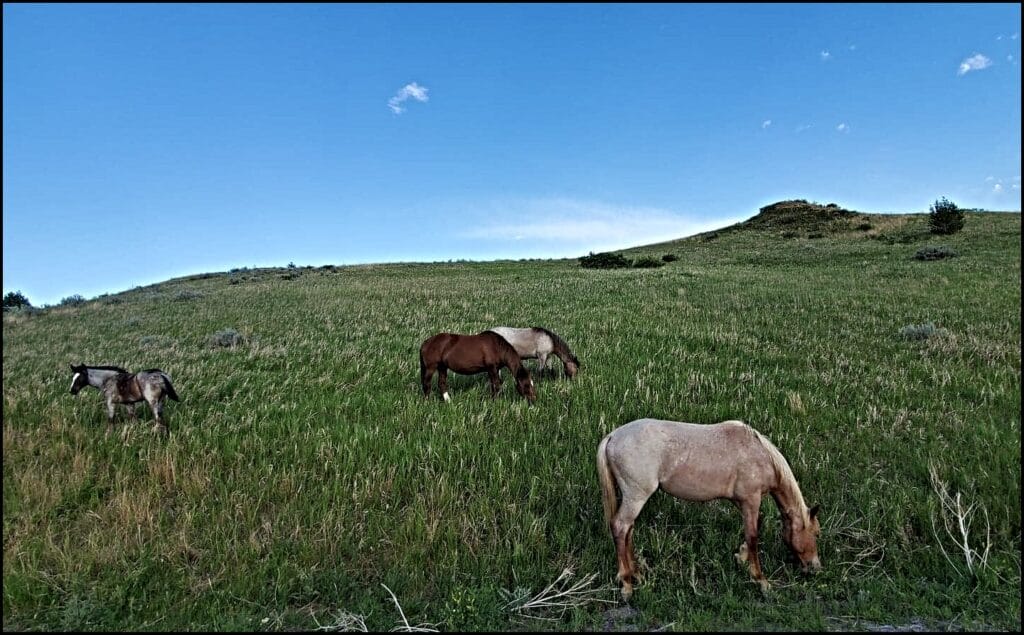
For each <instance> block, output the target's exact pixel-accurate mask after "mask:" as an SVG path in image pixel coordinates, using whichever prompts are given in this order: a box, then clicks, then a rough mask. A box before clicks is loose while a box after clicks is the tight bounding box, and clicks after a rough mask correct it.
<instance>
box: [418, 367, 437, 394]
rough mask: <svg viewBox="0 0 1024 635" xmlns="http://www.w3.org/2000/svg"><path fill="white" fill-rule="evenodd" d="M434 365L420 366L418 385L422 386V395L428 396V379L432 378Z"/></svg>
mask: <svg viewBox="0 0 1024 635" xmlns="http://www.w3.org/2000/svg"><path fill="white" fill-rule="evenodd" d="M435 368H437V367H436V366H434V365H429V366H428V365H421V366H420V385H421V386H423V397H424V398H427V397H430V380H431V379H433V378H434V369H435Z"/></svg>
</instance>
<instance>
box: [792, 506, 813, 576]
mask: <svg viewBox="0 0 1024 635" xmlns="http://www.w3.org/2000/svg"><path fill="white" fill-rule="evenodd" d="M820 533H821V525H820V524H819V523H818V506H817V505H815V506H814V507H812V508H811V509H810V510H809V511H808V512H807V518H806V519H793V520H790V519H787V518H785V516H784V517H783V523H782V539H783V541H785V543H786V546H787V547H789V550H790V552H792V554H793V556H795V557H796V559H797V560H799V561H800V568H801V569H803V570H804V571H805V572H811V573H816V572H817V571H819V570H820V569H821V560H820V559H819V558H818V534H820Z"/></svg>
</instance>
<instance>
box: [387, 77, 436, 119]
mask: <svg viewBox="0 0 1024 635" xmlns="http://www.w3.org/2000/svg"><path fill="white" fill-rule="evenodd" d="M428 90H429V89H428V88H427V87H426V86H420V85H419V84H417V83H416V82H413V83H411V84H406V85H405V86H403V87H402V89H401V90H399V91H398V92H397V93H395V96H394V97H392V98H391V99H389V100H388V108H390V109H391V112H393V113H395V114H396V115H400V114H402V113H403V112H405V107H404V106H402V105H401V104H402V102H404V101H405V100H407V99H409V98H410V97H411V98H413V99H415V100H416V101H427V100H429V99H430V97H428V96H427V91H428Z"/></svg>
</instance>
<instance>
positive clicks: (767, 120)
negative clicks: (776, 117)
mask: <svg viewBox="0 0 1024 635" xmlns="http://www.w3.org/2000/svg"><path fill="white" fill-rule="evenodd" d="M770 125H772V120H771V119H765V120H764V121H762V122H761V130H764V129H765V128H767V127H768V126H770Z"/></svg>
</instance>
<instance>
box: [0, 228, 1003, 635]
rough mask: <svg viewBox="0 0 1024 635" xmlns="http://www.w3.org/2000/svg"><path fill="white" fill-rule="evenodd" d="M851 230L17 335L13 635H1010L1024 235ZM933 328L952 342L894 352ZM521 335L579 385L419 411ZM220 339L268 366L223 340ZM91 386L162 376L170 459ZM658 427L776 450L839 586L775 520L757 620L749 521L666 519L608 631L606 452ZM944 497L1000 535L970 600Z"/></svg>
mask: <svg viewBox="0 0 1024 635" xmlns="http://www.w3.org/2000/svg"><path fill="white" fill-rule="evenodd" d="M883 221H884V222H883ZM883 221H875V220H873V225H874V226H876V227H879V228H881V229H882V230H884V231H886V232H889V233H890V234H892V233H893V232H896V231H905V232H907V235H913V232H914V231H917V229H916V228H917V226H918V225H920V226H921V227H924V222H925V221H924V219H923V217H916V218H915V217H911V218H904V219H902V221H901V222H902V223H903V225H900V224H899V223H898V222H897V220H896V219H889V218H884V219H883ZM897 225H899V226H897ZM851 234H855V236H853V237H851V236H846V235H838V236H829V237H826V238H823V239H818V240H815V241H804V240H797V241H794V240H785V239H783V238H781V237H780V236H778V235H777V234H772V233H770V232H767V231H765V232H761V231H753V230H745V231H721V232H719V233H718V238H717V239H716V240H715V241H712V242H708V241H707V240H702V239H693V240H686V241H678V242H675V243H671V251H672V252H673V253H675V254H677V255H678V257H679V258H678V260H677V261H675V262H671V263H669V264H668V265H667V266H665V267H662V268H659V269H649V270H642V269H622V270H591V269H584V268H580V267H579V266H578V263H577V262H576V261H575V260H566V261H531V262H495V263H457V264H429V265H427V264H424V265H375V266H357V267H338V268H336V269H334V270H323V269H321V270H316V271H307V272H304V274H303V275H301V276H298V277H296V278H294V279H292V280H288V281H283V280H281V278H280V275H281V273H282V270H250V271H247V272H246V275H247V279H246V281H245V283H244V284H230V282H229V277H228V276H227V275H221V276H209V277H205V278H202V277H200V278H198V279H195V278H193V279H188V280H175V281H169V282H167V283H164V284H162V285H158V286H157V287H156V288H147V289H146V290H141V289H139V290H134V291H129V292H126V293H124V294H121V295H120V296H118V297H121V298H123V300H124V301H123V302H119V303H116V304H110V303H105V302H95V301H94V302H86V303H84V304H81V305H77V306H69V307H57V308H53V309H50V310H48V311H46V312H44V313H43V314H40V315H35V316H32V317H25V316H16V315H6V314H5V316H4V327H3V328H4V338H3V351H4V353H3V355H4V358H3V362H4V373H3V395H4V409H3V412H4V429H3V435H4V436H3V458H4V460H3V465H4V468H3V469H4V512H3V514H4V564H3V567H4V595H3V612H4V627H5V628H12V629H29V628H31V629H35V628H40V629H42V628H47V629H99V628H114V629H124V628H133V629H159V630H164V629H167V630H171V629H223V630H229V629H231V630H234V629H261V628H275V629H284V628H304V629H314V628H321V629H324V628H325V625H326V627H330V625H332V624H334V625H349V626H352V625H355V626H354V627H359V625H362V626H363V627H368V628H370V629H371V630H387V629H391V628H394V627H396V625H397V626H402V625H405V626H407V627H412V626H414V625H418V626H420V627H424V628H426V627H430V628H440V629H442V630H453V629H460V630H463V629H472V628H477V629H484V630H496V629H497V630H500V629H514V628H521V627H522V626H523V625H524V624H525V625H527V626H529V627H532V628H536V627H540V628H551V629H573V630H578V629H591V628H602V627H605V626H608V625H609V620H612V619H614V620H620V619H628V620H631V621H630V624H632V625H635V626H639V627H644V628H657V627H661V626H665V625H672V627H673V628H678V629H689V630H693V629H713V628H718V629H723V628H754V627H757V628H769V627H777V628H786V629H804V628H807V629H810V628H818V627H824V625H825V624H826V623H827V621H828V620H830V619H833V618H838V617H841V618H843V619H863V620H872V621H875V622H878V621H882V620H888V622H887V623H894V622H906V621H909V620H911V619H917V618H923V619H925V620H929V623H932V624H950V623H955V624H960V625H970V624H982V625H985V626H990V627H996V628H1017V629H1019V627H1020V600H1019V598H1020V544H1021V543H1020V474H1021V471H1020V405H1019V404H1020V385H1021V384H1020V360H1021V358H1020V216H1019V214H1012V215H1009V214H1007V215H1000V214H969V215H968V222H967V224H966V226H965V228H964V230H963V231H962V232H960V233H958V234H956V235H954V236H951V237H950V238H949V241H950V245H951V246H953V247H955V248H956V250H957V252H958V253H959V254H960V257H958V258H955V259H951V260H943V261H938V262H931V263H921V262H918V261H915V260H913V259H912V258H911V257H910V256H911V255H912V254H913V251H914V246H913V245H907V244H903V243H894V242H887V241H880V240H871V239H870V237H865V236H864V234H863V232H860V231H853V230H851ZM665 252H666V245H664V244H662V245H655V246H650V247H646V248H641V249H638V250H633V251H632V252H630V253H628V254H627V255H629V256H630V257H637V256H642V255H645V254H647V255H651V256H656V257H660V255H661V254H663V253H665ZM184 290H188V291H189V292H190V293H194V294H195V295H194V296H193V297H192V298H191V299H190V300H189V301H188V302H178V301H175V298H176V297H177V296H176V295H175V294H176V293H179V292H181V291H184ZM924 322H932V323H935V324H940V325H942V327H943V328H944V329H945V330H946V331H947V333H946V336H944V337H942V338H930V339H927V340H907V339H905V338H901V337H897V336H896V333H898V331H899V329H900V327H902V326H904V325H907V324H917V323H924ZM501 324H506V325H513V326H515V325H520V326H529V325H542V326H545V327H547V328H550V329H551V330H553V331H555V332H556V333H558V334H559V335H561V336H562V337H563V338H564V339H565V340H566V341H567V342H568V343H569V344H570V345H571V346H572V348H573V350H574V352H575V353H576V354H577V355H578V357H579V358H580V360H581V362H582V368H581V371H580V374H579V375H578V376H577V377H576V379H575V380H572V381H568V380H564V379H547V378H545V379H543V380H539V379H538V380H537V390H538V401H537V404H536V405H535V406H534V407H532V408H531V407H528V406H527V404H526V403H525V401H523V400H522V399H521V398H518V396H517V395H516V394H515V390H514V385H513V382H512V381H511V379H510V378H509V377H508V376H507V375H505V374H503V379H504V384H503V389H502V392H501V394H500V395H499V397H498V398H497V399H496V400H491V399H490V398H489V397H488V394H489V393H488V388H487V381H486V377H485V376H482V375H481V376H475V377H463V376H458V375H454V376H451V377H450V387H449V392H450V394H451V396H452V399H453V400H452V402H451V403H449V404H445V403H443V402H442V401H441V400H440V399H439V398H438V396H437V394H436V389H435V391H434V392H433V393H432V395H431V398H430V399H429V400H425V399H423V397H422V395H421V393H420V389H419V378H418V358H417V351H418V347H419V345H420V343H421V342H422V341H423V340H424V339H426V338H427V337H429V336H430V335H432V334H434V333H437V332H440V331H452V332H463V333H473V332H478V331H480V330H483V329H485V328H488V327H491V326H495V325H501ZM224 325H232V326H233V327H234V328H236V329H237V330H238V332H241V333H244V334H245V336H246V339H247V340H248V343H247V344H246V345H245V346H238V347H212V346H210V345H209V344H208V338H209V336H210V334H211V333H216V332H218V330H220V329H223V328H224ZM144 338H160V339H159V340H156V339H153V340H152V341H154V342H156V341H158V342H159V345H146V346H142V345H140V342H143V341H146V342H149V341H151V340H150V339H144ZM69 362H74V363H79V362H82V363H87V364H120V365H124V366H127V367H130V368H132V369H143V368H151V367H159V368H162V369H164V370H165V371H168V372H169V373H170V374H171V375H172V376H173V377H174V382H175V388H176V390H177V392H178V393H179V394H180V395H181V396H182V398H183V401H182V402H181V403H175V402H170V403H169V404H168V405H167V408H166V410H165V413H166V415H167V417H168V419H169V421H170V423H171V430H172V432H171V434H170V436H169V438H167V439H163V438H161V437H158V436H154V435H151V434H148V433H147V432H146V427H145V426H142V425H136V426H132V425H131V424H129V427H128V433H127V434H126V435H124V436H119V435H105V434H104V432H105V427H106V426H105V413H104V407H103V404H102V400H101V398H100V397H99V395H98V394H97V393H95V392H94V391H86V392H83V393H82V394H80V395H79V396H78V397H77V398H76V397H72V396H71V395H69V394H67V386H68V382H69V380H70V377H69V376H68V371H67V364H68V363H69ZM556 364H557V362H556ZM140 414H141V413H140ZM119 416H122V415H119ZM647 416H650V417H659V418H667V419H676V420H681V421H694V422H705V423H710V422H716V421H720V420H723V419H728V418H739V419H743V420H745V421H747V422H748V423H750V424H751V425H753V426H754V427H756V428H757V429H759V430H760V431H761V432H763V433H764V434H765V435H766V436H768V437H769V438H770V439H771V440H772V441H773V442H774V443H775V444H776V445H777V446H778V447H779V448H780V449H781V450H782V452H783V454H785V455H786V457H787V458H788V459H789V461H790V463H791V465H792V466H793V470H794V473H795V474H796V477H797V479H798V480H799V481H800V484H801V487H802V489H803V492H804V495H805V496H806V497H807V499H808V502H809V503H811V504H814V503H821V504H822V506H823V512H822V522H823V535H822V539H821V543H820V550H821V551H820V553H821V558H822V562H823V565H824V571H823V572H822V573H821V574H819V575H818V576H816V577H813V578H805V577H803V576H801V575H800V574H799V572H798V570H797V569H796V568H794V567H792V566H789V565H787V564H785V550H784V548H783V546H782V544H781V540H780V536H779V526H778V514H777V512H776V511H775V509H774V506H773V505H770V504H769V503H767V502H766V503H765V505H764V507H763V512H764V513H765V515H766V520H765V524H764V529H763V533H762V540H761V550H762V562H763V564H764V566H765V571H766V574H767V575H768V576H769V577H770V578H772V580H773V582H774V584H775V587H776V591H775V592H774V593H773V594H772V595H771V596H770V597H767V598H765V597H762V596H761V594H760V592H759V591H758V589H757V587H756V585H754V584H752V583H751V582H750V580H749V576H748V575H747V573H746V571H745V569H743V568H742V567H739V566H737V565H736V563H735V562H734V561H733V559H732V556H731V554H732V552H733V551H734V550H735V548H736V545H737V544H739V541H740V539H741V535H742V529H741V519H740V515H739V513H738V511H737V510H735V509H734V508H733V507H732V506H731V505H729V504H726V503H709V504H695V503H683V502H680V501H677V500H675V499H672V498H671V497H669V496H666V495H663V494H658V495H655V496H654V497H652V499H651V500H650V502H649V503H648V505H647V507H646V508H645V510H644V512H643V513H642V514H641V516H640V518H639V520H638V522H637V526H636V530H635V545H636V550H637V557H638V560H639V562H640V564H641V573H642V576H643V578H642V580H641V582H640V584H639V585H638V586H637V589H636V594H635V596H634V602H635V604H634V607H635V609H636V611H635V612H633V613H625V615H627V617H626V618H621V617H614V618H613V617H609V615H612V614H611V613H609V611H608V608H607V605H606V604H605V603H604V602H601V601H600V600H602V599H609V600H614V599H615V598H616V592H615V590H614V576H615V572H616V564H615V556H614V548H613V545H612V542H611V539H610V537H609V535H608V532H607V531H606V529H605V527H604V523H603V516H602V510H601V502H600V490H599V487H598V484H597V479H596V471H595V467H594V451H595V448H596V446H597V443H598V442H599V440H600V439H601V437H602V436H603V435H604V434H606V433H607V432H609V431H610V430H612V429H614V428H615V427H617V426H619V425H621V424H623V423H626V422H628V421H630V420H632V419H635V418H639V417H647ZM932 474H941V477H942V483H943V487H944V488H948V489H943V491H950V492H966V493H969V500H970V502H971V504H974V505H977V509H984V510H985V514H986V516H985V520H986V523H987V532H988V533H987V540H988V542H987V543H986V544H990V545H991V547H990V548H988V549H987V550H986V553H985V556H986V560H985V566H984V567H981V568H978V569H976V573H977V575H972V576H965V575H962V572H963V569H964V565H963V563H961V562H957V561H956V560H954V559H953V556H954V554H953V553H952V549H953V548H955V545H953V546H951V544H950V543H949V542H946V543H945V544H943V543H942V542H941V541H942V540H947V541H948V540H949V537H948V536H947V535H945V534H944V533H941V532H936V531H935V530H934V529H935V527H936V526H937V525H936V519H939V518H942V514H943V513H944V512H943V510H944V509H947V507H943V505H944V504H945V503H943V501H942V500H940V499H939V497H938V496H937V491H938V490H936V488H934V487H933V480H934V479H933V477H932V476H931V475H932ZM976 539H977V538H976V536H975V535H974V534H972V535H971V536H970V540H971V541H975V540H976ZM970 545H971V547H972V548H975V545H976V542H971V543H970ZM953 565H956V566H953ZM565 570H570V571H573V572H575V573H576V574H577V575H578V576H579V578H578V579H581V580H592V582H593V587H592V588H593V589H597V590H600V592H595V593H594V594H592V595H588V596H586V597H587V598H588V600H591V599H592V601H586V602H582V601H581V602H578V603H574V604H572V605H571V606H568V607H565V610H564V611H562V610H560V611H556V612H553V613H550V614H545V615H544V617H546V618H551V619H545V620H533V619H532V618H531V617H529V616H527V615H524V611H521V610H513V609H511V608H510V602H509V599H508V598H510V597H513V598H521V599H529V598H534V597H544V591H545V590H546V589H550V585H552V584H553V583H552V581H553V580H559V579H560V578H559V576H560V574H561V573H562V572H563V571H565ZM589 576H595V577H594V578H590V577H589ZM385 588H386V589H387V591H385ZM392 594H393V595H392ZM399 601H400V607H401V614H402V615H401V617H400V616H399V611H398V610H397V609H396V604H398V602H399ZM512 606H521V605H512ZM614 615H616V616H618V615H620V614H619V613H616V614H614ZM403 620H404V622H403ZM622 625H623V624H622V623H620V622H613V623H611V626H622Z"/></svg>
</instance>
